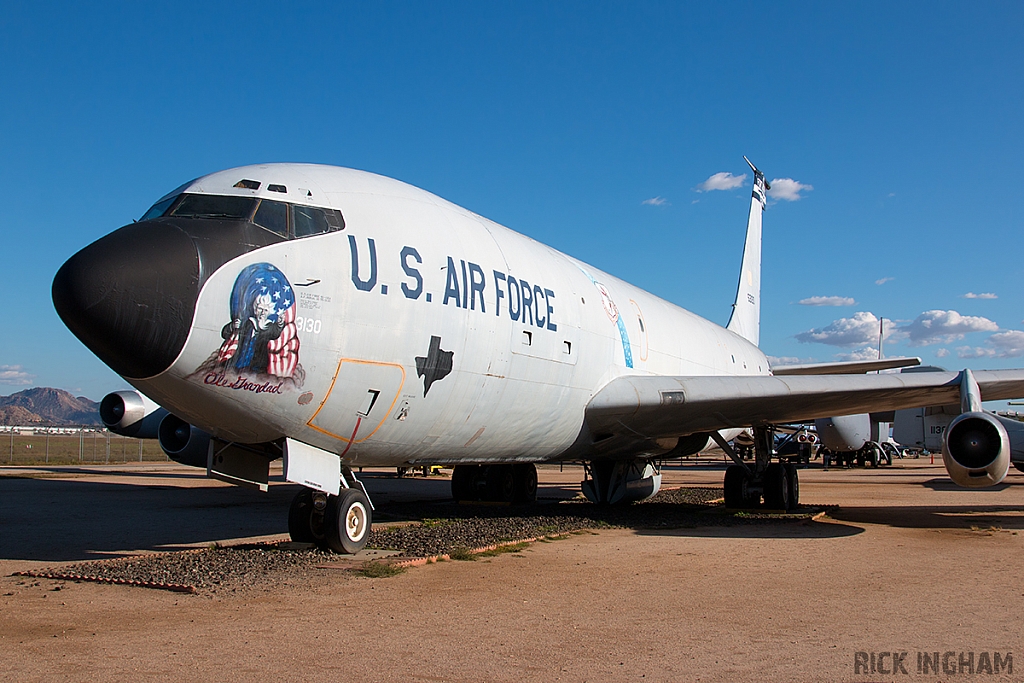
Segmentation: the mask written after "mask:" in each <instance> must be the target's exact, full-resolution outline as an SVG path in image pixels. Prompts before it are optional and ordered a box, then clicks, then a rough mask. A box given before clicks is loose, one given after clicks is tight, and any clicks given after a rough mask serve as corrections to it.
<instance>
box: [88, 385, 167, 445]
mask: <svg viewBox="0 0 1024 683" xmlns="http://www.w3.org/2000/svg"><path fill="white" fill-rule="evenodd" d="M166 416H167V411H166V410H164V409H163V408H161V407H160V406H158V405H157V404H156V403H154V402H153V401H151V400H149V399H148V398H146V397H145V396H143V395H142V394H140V393H139V392H137V391H115V392H114V393H112V394H107V395H106V396H104V397H103V400H102V401H100V420H102V421H103V425H104V426H105V427H106V428H107V429H109V430H110V431H112V432H114V433H115V434H120V435H121V436H132V437H135V438H136V439H155V438H157V432H158V430H159V428H160V422H161V420H163V419H164V418H165V417H166Z"/></svg>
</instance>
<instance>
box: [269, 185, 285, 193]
mask: <svg viewBox="0 0 1024 683" xmlns="http://www.w3.org/2000/svg"><path fill="white" fill-rule="evenodd" d="M267 189H268V190H270V191H271V192H280V193H281V194H287V193H288V188H287V187H285V186H284V185H267Z"/></svg>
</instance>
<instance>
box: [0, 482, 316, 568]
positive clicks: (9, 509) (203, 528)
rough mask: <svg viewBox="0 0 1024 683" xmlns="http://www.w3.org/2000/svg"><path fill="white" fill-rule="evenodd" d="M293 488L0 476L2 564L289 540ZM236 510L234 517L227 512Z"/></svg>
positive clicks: (0, 549)
mask: <svg viewBox="0 0 1024 683" xmlns="http://www.w3.org/2000/svg"><path fill="white" fill-rule="evenodd" d="M296 490H297V487H293V486H272V487H271V489H270V491H269V493H261V492H259V491H254V490H250V489H243V488H237V487H233V486H230V487H229V486H216V487H188V488H186V487H177V486H146V485H139V484H137V483H136V484H131V483H123V484H121V483H109V482H105V483H100V482H96V481H94V480H55V479H46V478H17V477H3V478H0V501H2V502H0V559H4V560H39V561H48V562H65V561H72V560H90V559H102V558H106V557H111V556H113V555H117V554H119V553H121V552H124V551H130V550H172V549H175V548H180V547H182V546H186V545H189V544H197V543H198V544H201V543H206V542H214V541H216V540H218V539H226V538H240V537H248V536H264V535H270V534H287V514H288V506H289V504H290V502H291V499H292V496H294V495H295V491H296ZM226 509H227V510H231V509H236V510H237V512H234V511H233V512H229V513H225V510H226Z"/></svg>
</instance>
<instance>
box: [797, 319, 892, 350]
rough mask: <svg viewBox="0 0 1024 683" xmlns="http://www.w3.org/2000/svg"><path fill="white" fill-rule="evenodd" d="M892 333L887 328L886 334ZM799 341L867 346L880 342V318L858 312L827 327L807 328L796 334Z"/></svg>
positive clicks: (887, 335) (831, 344)
mask: <svg viewBox="0 0 1024 683" xmlns="http://www.w3.org/2000/svg"><path fill="white" fill-rule="evenodd" d="M891 334H892V330H891V329H890V328H888V327H887V328H886V330H885V336H886V338H888V337H889V336H890V335H891ZM796 339H797V341H801V342H804V343H805V344H810V343H814V342H816V343H818V344H828V345H830V346H865V345H871V344H877V343H878V318H876V317H875V316H874V315H873V314H871V313H865V312H857V313H854V314H853V317H851V318H840V319H838V320H833V321H832V322H831V323H829V324H828V325H826V326H825V327H821V328H817V329H813V330H807V331H806V332H801V333H800V334H798V335H796Z"/></svg>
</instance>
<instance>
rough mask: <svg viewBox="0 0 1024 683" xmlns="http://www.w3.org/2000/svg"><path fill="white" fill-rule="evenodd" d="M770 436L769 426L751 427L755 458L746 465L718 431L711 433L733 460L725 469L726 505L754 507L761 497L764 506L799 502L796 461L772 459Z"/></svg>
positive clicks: (777, 507) (790, 505)
mask: <svg viewBox="0 0 1024 683" xmlns="http://www.w3.org/2000/svg"><path fill="white" fill-rule="evenodd" d="M772 436H773V435H772V430H771V429H770V428H769V427H756V428H755V429H754V462H753V464H752V465H748V464H747V463H745V462H743V458H742V457H741V456H740V455H739V454H738V453H736V451H734V450H733V449H732V447H730V446H729V444H728V443H727V442H726V441H725V440H724V439H722V437H721V435H719V434H717V433H716V434H713V435H712V438H714V439H715V442H716V443H718V445H719V446H721V447H722V449H723V450H725V452H726V453H727V454H728V455H729V456H730V457H731V458H732V459H733V462H734V463H735V464H733V465H730V466H729V467H728V468H727V469H726V470H725V506H726V507H727V508H734V509H744V508H753V507H757V505H758V504H759V503H760V502H761V498H762V497H763V498H764V506H765V507H766V508H768V509H770V510H792V509H794V508H796V507H798V506H799V505H800V478H799V475H798V474H797V469H796V465H793V464H792V463H782V462H772V461H771V458H772Z"/></svg>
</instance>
